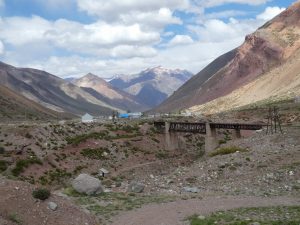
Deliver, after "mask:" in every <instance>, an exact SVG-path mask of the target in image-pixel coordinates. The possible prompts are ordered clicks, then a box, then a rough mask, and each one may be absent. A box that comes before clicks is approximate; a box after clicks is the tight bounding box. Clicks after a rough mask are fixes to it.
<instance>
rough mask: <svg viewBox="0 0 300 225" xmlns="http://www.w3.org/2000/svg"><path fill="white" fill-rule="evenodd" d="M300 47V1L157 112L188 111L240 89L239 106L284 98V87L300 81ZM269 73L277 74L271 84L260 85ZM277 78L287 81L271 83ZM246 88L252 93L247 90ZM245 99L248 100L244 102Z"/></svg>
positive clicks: (213, 63) (216, 105)
mask: <svg viewBox="0 0 300 225" xmlns="http://www.w3.org/2000/svg"><path fill="white" fill-rule="evenodd" d="M299 47H300V2H299V1H298V2H296V3H295V4H293V5H292V6H291V7H290V8H288V9H287V10H286V11H284V12H282V13H281V14H280V15H278V16H277V17H275V18H274V19H273V20H271V21H269V22H268V23H266V24H265V25H264V26H262V27H261V28H259V29H258V30H257V31H256V32H254V33H253V34H250V35H248V36H246V38H245V42H244V43H243V44H242V45H241V46H240V47H238V48H237V49H234V50H232V51H230V52H228V53H226V54H224V55H222V56H220V57H219V58H217V59H216V60H215V61H213V62H212V63H211V64H209V65H208V66H207V67H206V68H204V69H203V70H202V71H201V72H199V73H198V74H197V75H195V76H194V77H193V78H192V79H190V80H189V81H188V82H186V83H185V84H184V85H183V86H182V87H180V88H179V89H178V90H177V91H176V92H175V93H174V94H173V95H172V96H171V97H170V98H168V99H167V100H166V101H165V102H163V103H162V104H161V105H160V106H158V107H157V108H156V109H155V110H156V111H159V112H169V111H176V110H180V109H186V108H189V107H191V106H195V105H202V104H205V103H207V102H210V101H212V100H215V99H217V98H220V97H223V96H226V95H228V94H230V93H232V92H233V91H236V90H239V91H238V92H237V93H238V95H237V94H236V95H235V97H236V98H238V99H239V100H238V101H239V104H238V105H243V104H247V103H252V102H255V101H256V100H261V99H266V98H269V97H271V96H272V95H276V94H277V95H278V94H280V95H282V94H284V93H283V92H288V91H289V90H288V89H287V88H286V86H284V84H285V85H286V84H287V83H288V84H289V85H293V84H295V83H293V82H295V80H298V79H299V73H298V72H296V67H297V66H298V64H299V61H297V58H298V53H299ZM289 64H293V65H294V66H295V68H294V69H292V68H291V67H292V66H291V65H290V66H291V67H289V66H288V65H289ZM286 67H289V68H290V72H291V74H290V75H287V71H286V70H285V69H284V68H286ZM292 71H293V73H292ZM272 72H273V73H272ZM294 72H295V73H294ZM268 74H273V76H271V75H270V76H271V77H270V78H268V79H269V82H259V80H264V79H267V78H263V77H264V76H265V75H268ZM279 74H281V75H279ZM277 75H278V76H282V77H281V78H280V79H284V80H285V82H275V81H274V80H273V82H271V80H272V79H275V80H278V81H279V80H280V79H279V78H278V77H277ZM251 82H255V85H254V83H252V85H251V84H250V83H251ZM263 84H264V85H263ZM245 85H248V86H245ZM250 87H251V89H249V88H250ZM243 88H244V89H243ZM246 89H247V90H248V91H245V90H246ZM254 90H256V91H259V90H260V92H256V91H254ZM266 90H268V91H266ZM249 91H250V92H251V93H252V94H253V95H256V98H254V97H249V94H250V92H249ZM259 93H260V94H259ZM244 99H247V101H246V100H245V102H244ZM216 101H217V100H216ZM223 103H224V104H227V105H228V107H227V108H230V105H231V103H232V101H231V98H227V99H226V101H225V102H223ZM220 104H221V101H218V104H215V105H214V106H215V107H221V105H220ZM200 108H201V107H200ZM200 108H199V109H200ZM194 109H195V108H194Z"/></svg>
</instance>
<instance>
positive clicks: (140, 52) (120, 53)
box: [112, 45, 157, 58]
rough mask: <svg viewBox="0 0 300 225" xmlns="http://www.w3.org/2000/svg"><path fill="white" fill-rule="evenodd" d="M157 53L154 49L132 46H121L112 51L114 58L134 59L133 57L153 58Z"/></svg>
mask: <svg viewBox="0 0 300 225" xmlns="http://www.w3.org/2000/svg"><path fill="white" fill-rule="evenodd" d="M156 54H157V51H156V50H155V49H154V48H152V47H140V46H131V45H121V46H117V47H115V48H113V49H112V56H113V57H123V58H133V57H142V58H147V57H153V56H155V55H156Z"/></svg>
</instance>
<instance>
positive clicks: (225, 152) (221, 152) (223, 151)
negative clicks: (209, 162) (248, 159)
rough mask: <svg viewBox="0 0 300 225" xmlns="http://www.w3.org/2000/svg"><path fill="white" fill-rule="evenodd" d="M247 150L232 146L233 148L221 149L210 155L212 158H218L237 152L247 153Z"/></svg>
mask: <svg viewBox="0 0 300 225" xmlns="http://www.w3.org/2000/svg"><path fill="white" fill-rule="evenodd" d="M247 151H248V150H247V149H243V148H240V147H236V146H231V147H224V148H219V149H217V150H215V151H213V152H211V153H209V156H210V157H213V156H217V155H228V154H232V153H235V152H247Z"/></svg>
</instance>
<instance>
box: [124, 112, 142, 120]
mask: <svg viewBox="0 0 300 225" xmlns="http://www.w3.org/2000/svg"><path fill="white" fill-rule="evenodd" d="M142 115H143V114H142V113H141V112H133V113H128V116H129V118H131V119H138V118H141V117H142Z"/></svg>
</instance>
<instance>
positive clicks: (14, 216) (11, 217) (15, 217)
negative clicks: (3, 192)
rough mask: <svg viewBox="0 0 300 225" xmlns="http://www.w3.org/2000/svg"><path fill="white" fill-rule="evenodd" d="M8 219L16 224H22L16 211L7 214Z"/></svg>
mask: <svg viewBox="0 0 300 225" xmlns="http://www.w3.org/2000/svg"><path fill="white" fill-rule="evenodd" d="M8 219H9V220H10V221H12V222H14V223H16V224H22V220H21V219H20V217H19V216H18V215H17V214H16V213H12V214H10V215H9V216H8Z"/></svg>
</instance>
